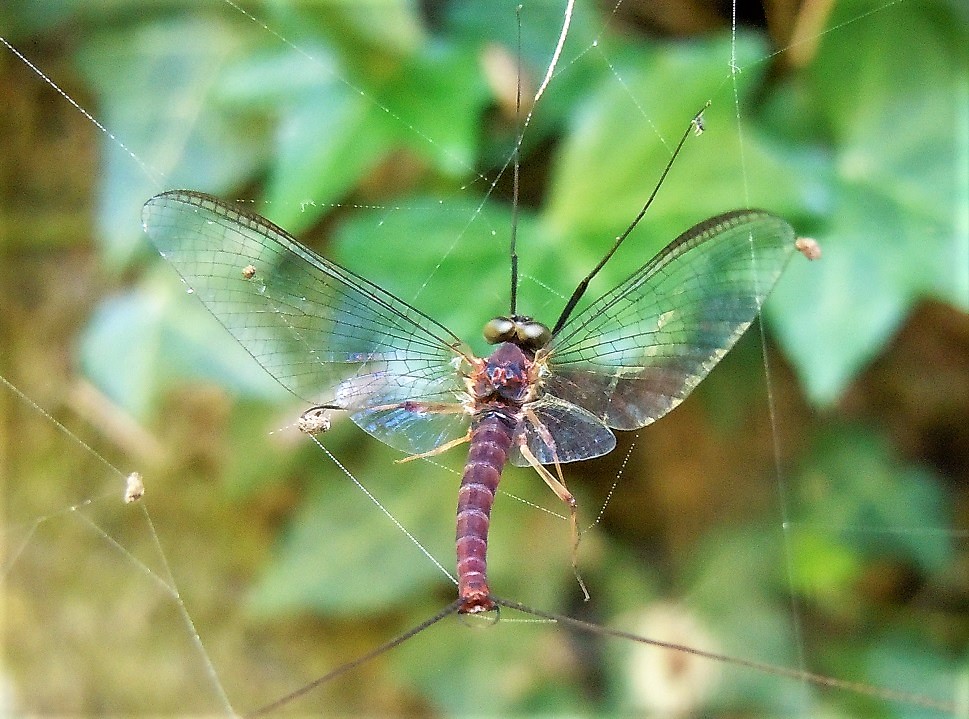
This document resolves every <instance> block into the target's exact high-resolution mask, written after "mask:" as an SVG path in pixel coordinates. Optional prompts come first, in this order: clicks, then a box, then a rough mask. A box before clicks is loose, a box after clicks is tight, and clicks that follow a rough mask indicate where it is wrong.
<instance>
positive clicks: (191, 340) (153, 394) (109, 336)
mask: <svg viewBox="0 0 969 719" xmlns="http://www.w3.org/2000/svg"><path fill="white" fill-rule="evenodd" d="M165 274H166V275H167V276H166V277H165V278H164V279H162V278H161V277H160V276H156V279H150V280H149V281H147V282H146V283H145V284H144V285H143V286H142V287H141V288H138V289H134V290H131V291H129V292H127V293H126V294H123V295H119V296H116V297H114V298H112V299H110V300H108V301H106V302H104V303H102V304H101V306H100V307H98V309H97V310H96V311H95V313H94V315H93V317H92V318H91V321H90V322H89V324H88V326H87V328H86V329H85V331H84V334H83V335H82V336H81V341H80V350H79V354H80V361H81V365H82V367H83V369H84V372H85V374H86V375H87V376H88V377H89V378H90V379H91V380H92V381H93V382H94V383H95V384H96V385H97V386H98V387H99V388H100V389H101V391H103V392H104V393H105V394H106V395H107V396H108V397H110V398H111V399H112V400H113V401H114V402H116V403H117V404H118V405H119V406H121V407H124V408H125V409H126V410H127V411H129V412H131V413H132V414H133V415H135V416H136V417H139V418H144V417H146V416H147V415H148V414H150V413H151V412H152V411H153V410H154V409H155V407H156V406H157V403H158V400H159V399H160V397H161V394H162V393H163V392H164V391H165V390H166V389H167V388H168V387H170V386H171V385H172V384H173V383H174V382H175V380H176V379H181V380H184V379H185V378H186V377H190V378H197V379H206V380H210V381H213V382H216V383H218V384H220V385H221V386H223V387H227V388H229V389H232V390H234V391H235V392H238V393H240V394H243V395H246V396H249V397H254V398H263V399H278V398H280V397H282V396H283V389H282V388H281V387H280V386H279V385H278V384H277V383H276V382H275V380H273V379H272V378H271V377H270V376H269V375H268V374H266V372H265V370H263V369H262V367H260V366H259V365H258V364H256V361H255V360H254V359H253V358H252V357H250V356H249V355H248V354H247V353H246V352H245V350H243V349H242V347H241V345H239V343H238V342H236V341H235V340H234V339H233V338H232V337H231V336H230V335H229V333H228V332H227V331H225V329H224V328H222V326H221V325H219V324H218V322H217V321H216V320H215V318H214V317H212V315H210V314H209V313H208V312H207V311H206V310H205V309H204V308H203V307H202V305H201V303H199V302H198V301H196V300H195V299H194V298H191V297H189V296H187V295H186V294H185V293H184V292H179V291H178V288H179V287H181V286H182V285H181V283H179V282H177V280H175V279H173V277H172V276H171V275H172V273H170V272H167V271H166V273H165Z"/></svg>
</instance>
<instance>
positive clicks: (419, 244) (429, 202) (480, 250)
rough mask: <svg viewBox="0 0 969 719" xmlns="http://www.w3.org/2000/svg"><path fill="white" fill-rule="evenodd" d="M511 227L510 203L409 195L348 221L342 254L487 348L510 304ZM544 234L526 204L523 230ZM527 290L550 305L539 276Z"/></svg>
mask: <svg viewBox="0 0 969 719" xmlns="http://www.w3.org/2000/svg"><path fill="white" fill-rule="evenodd" d="M510 228H511V213H510V210H509V209H508V208H505V207H503V206H501V205H498V204H496V203H494V202H492V203H489V204H482V202H481V200H480V199H478V198H476V197H474V196H467V197H454V198H449V199H447V200H444V201H439V200H434V199H431V198H427V197H410V198H404V199H402V200H400V201H399V204H398V205H397V206H395V207H393V208H387V209H379V210H371V211H367V212H361V213H358V214H356V215H354V216H353V217H351V218H350V219H349V220H347V222H346V223H344V224H343V225H341V226H340V227H339V228H338V230H337V241H336V247H335V248H334V251H335V259H336V260H337V261H338V262H340V263H341V264H343V265H345V266H347V267H348V268H350V269H352V270H355V271H358V272H361V273H364V274H365V275H366V277H367V278H368V279H369V280H371V281H372V282H375V283H377V284H378V285H380V286H381V287H384V288H386V289H388V290H390V291H391V292H393V293H394V294H396V295H397V296H398V297H400V298H401V299H403V300H405V301H406V302H409V303H411V304H413V305H414V306H416V307H417V308H418V309H420V310H421V311H422V312H424V313H425V314H427V315H429V316H431V317H433V318H435V319H436V320H438V321H439V322H441V323H442V324H444V326H446V327H448V328H449V329H450V330H451V331H453V332H454V333H455V334H457V335H458V336H459V337H461V338H463V339H464V340H465V341H467V342H469V343H470V344H471V345H472V347H476V348H477V350H478V351H479V353H480V352H481V351H484V346H483V343H482V341H481V340H480V338H481V330H482V327H484V324H485V322H487V321H488V320H489V319H491V318H492V317H494V316H496V315H498V314H501V313H504V312H507V311H508V302H509V295H508V282H509V274H508V273H509V270H508V237H509V231H510ZM537 233H538V230H537V229H536V228H535V225H534V222H533V220H532V218H531V216H530V215H529V214H528V213H527V212H524V211H523V212H522V214H521V215H520V217H519V234H520V236H525V237H529V244H531V240H532V238H533V237H534V238H535V239H536V240H539V238H538V234H537ZM429 258H433V259H432V261H430V262H429V261H428V259H429ZM523 265H526V262H525V260H524V259H523ZM542 276H544V275H542ZM523 294H524V297H523V300H522V309H523V311H528V312H533V313H535V314H536V315H537V314H538V312H539V311H540V310H541V309H542V307H540V306H537V305H542V306H544V303H545V302H547V301H548V292H547V291H546V290H544V289H542V288H541V287H538V286H537V285H535V284H534V283H528V286H527V287H526V288H525V289H524V290H523ZM533 297H534V298H535V302H534V303H533V302H532V301H531V298H533ZM552 319H554V318H552Z"/></svg>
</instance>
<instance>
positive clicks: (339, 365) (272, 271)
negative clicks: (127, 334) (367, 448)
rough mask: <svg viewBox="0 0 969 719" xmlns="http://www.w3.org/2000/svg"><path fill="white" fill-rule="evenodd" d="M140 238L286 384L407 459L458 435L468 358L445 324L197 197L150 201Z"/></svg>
mask: <svg viewBox="0 0 969 719" xmlns="http://www.w3.org/2000/svg"><path fill="white" fill-rule="evenodd" d="M142 220H143V224H144V228H145V231H146V232H147V233H148V236H149V237H150V238H151V240H152V242H153V243H154V244H155V246H156V247H157V248H158V251H159V252H160V253H161V255H162V256H163V257H164V258H165V259H166V260H168V261H169V262H170V263H171V264H172V265H173V266H174V267H175V269H176V270H177V271H178V273H179V275H181V277H182V279H183V280H184V281H185V283H186V284H187V285H188V286H189V287H190V288H191V289H192V291H193V292H194V294H195V295H196V296H198V298H199V299H200V300H202V302H203V304H205V306H206V307H207V308H208V310H209V311H210V312H211V313H212V314H213V315H215V317H216V318H217V319H218V320H219V322H221V323H222V325H223V326H224V327H225V328H226V329H227V330H228V331H229V332H230V333H231V334H232V336H233V337H235V338H236V339H237V340H238V341H239V342H240V343H241V344H242V346H243V347H244V348H245V349H246V350H247V351H248V352H249V354H251V355H252V356H253V357H254V358H255V359H256V361H257V362H259V364H261V365H262V366H263V368H265V370H266V371H267V372H269V374H271V375H272V376H273V377H274V378H275V379H276V380H277V381H278V382H279V383H280V384H282V385H283V386H284V387H285V388H286V389H288V390H289V391H290V392H292V393H293V394H294V395H296V396H297V397H300V398H302V399H304V400H306V401H307V402H309V403H312V404H332V405H335V406H337V407H340V408H342V409H346V410H348V411H349V412H350V416H351V418H352V419H353V421H354V422H356V423H357V424H358V425H359V426H360V427H362V428H363V429H364V430H366V431H367V432H369V433H370V434H372V435H374V436H375V437H377V438H378V439H380V440H382V441H384V442H386V443H387V444H390V445H391V446H393V447H396V448H398V449H401V450H403V451H405V452H411V453H418V452H426V451H429V450H431V449H433V448H435V447H437V446H438V445H440V444H441V443H442V442H444V441H447V440H450V439H454V438H456V437H460V436H461V435H462V434H464V432H465V431H466V429H467V425H468V421H469V417H468V415H467V414H466V413H463V412H457V411H435V412H431V411H423V410H426V409H427V408H429V407H435V408H440V407H442V406H445V405H447V406H450V405H454V404H455V403H458V402H459V401H460V398H461V397H462V396H463V394H464V392H465V385H464V382H463V379H462V374H461V371H460V367H459V365H460V363H461V361H462V359H463V358H466V357H470V354H469V352H468V350H467V349H466V348H465V347H464V345H462V343H461V341H460V340H459V339H458V338H457V337H455V336H454V335H453V334H452V333H451V332H450V331H448V330H447V329H445V328H444V327H443V326H442V325H440V324H438V323H437V322H435V321H434V320H432V319H430V318H429V317H427V316H426V315H424V314H422V313H421V312H420V311H418V310H416V309H415V308H413V307H411V306H410V305H408V304H407V303H406V302H404V301H402V300H400V299H398V298H397V297H394V296H393V295H392V294H390V293H389V292H387V291H386V290H383V289H381V288H380V287H378V286H377V285H375V284H373V283H372V282H368V281H367V280H365V279H363V278H362V277H359V276H358V275H356V274H354V273H352V272H350V271H349V270H347V269H344V268H343V267H340V266H339V265H337V264H334V263H333V262H330V261H329V260H326V259H324V258H323V257H320V256H319V255H317V254H316V253H314V252H312V251H311V250H309V249H307V248H306V247H303V246H302V245H300V244H299V243H298V242H296V240H294V239H293V238H292V237H291V236H290V235H288V234H287V233H286V232H285V231H284V230H282V229H280V228H279V227H276V226H275V225H274V224H272V223H271V222H269V221H268V220H266V219H264V218H262V217H260V216H258V215H255V214H252V213H248V212H245V211H244V210H241V209H239V208H236V207H233V206H232V205H229V204H226V203H224V202H222V201H221V200H218V199H216V198H214V197H210V196H208V195H204V194H201V193H196V192H190V191H184V190H175V191H172V192H165V193H163V194H161V195H157V196H155V197H153V198H151V199H150V200H148V202H147V203H145V207H144V211H143V213H142Z"/></svg>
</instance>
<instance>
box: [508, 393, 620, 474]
mask: <svg viewBox="0 0 969 719" xmlns="http://www.w3.org/2000/svg"><path fill="white" fill-rule="evenodd" d="M524 411H525V412H524V417H523V419H522V422H521V424H520V425H519V427H518V429H517V432H516V438H515V443H514V444H513V445H512V452H511V456H510V461H511V462H512V463H513V464H515V465H517V466H519V467H527V466H528V460H526V459H525V458H524V457H523V456H522V453H521V450H520V449H519V442H524V444H525V446H526V447H528V449H529V450H531V452H532V454H534V455H535V457H536V459H538V461H539V463H541V464H552V463H553V462H555V461H556V460H557V461H558V462H559V464H564V463H566V462H577V461H579V460H582V459H592V458H593V457H599V456H601V455H603V454H608V453H609V452H611V451H612V450H613V448H615V446H616V435H614V434H613V433H612V430H610V429H609V428H608V427H606V425H604V424H603V423H602V420H600V419H599V418H598V417H596V416H595V415H593V414H592V413H591V412H587V411H586V410H584V409H582V408H581V407H577V406H576V405H574V404H572V403H570V402H566V401H564V400H562V399H559V398H558V397H554V396H552V395H549V394H546V395H544V396H543V397H542V398H541V399H539V400H537V401H535V402H531V403H529V404H526V405H525V407H524Z"/></svg>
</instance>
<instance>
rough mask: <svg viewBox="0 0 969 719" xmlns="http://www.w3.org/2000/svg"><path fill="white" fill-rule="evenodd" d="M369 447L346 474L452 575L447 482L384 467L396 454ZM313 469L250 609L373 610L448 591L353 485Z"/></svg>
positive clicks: (409, 467) (435, 474)
mask: <svg viewBox="0 0 969 719" xmlns="http://www.w3.org/2000/svg"><path fill="white" fill-rule="evenodd" d="M327 444H329V442H327ZM371 444H372V446H371V449H370V451H368V452H367V456H366V459H365V464H363V465H362V466H361V465H357V464H350V469H351V471H352V472H353V473H354V475H355V476H357V477H360V478H361V479H362V480H363V481H364V483H365V484H366V486H367V488H368V490H369V491H370V492H372V494H373V496H374V497H375V498H376V500H377V501H379V502H380V503H381V505H382V506H384V507H386V508H387V510H388V511H389V512H390V513H392V514H393V516H394V518H395V520H396V521H397V522H399V523H400V524H401V525H402V526H403V527H405V528H406V529H407V531H408V532H410V533H411V534H412V535H414V536H415V537H416V538H417V540H418V541H420V542H421V544H422V545H424V546H425V547H427V548H428V551H430V552H431V554H432V555H433V556H434V557H435V558H436V559H437V561H439V562H440V563H441V564H442V565H443V566H445V567H447V569H448V571H449V572H452V573H453V568H452V565H453V563H454V543H453V542H454V539H453V538H454V532H453V522H454V520H453V519H451V518H452V517H453V516H454V502H455V496H456V489H455V488H456V486H457V479H456V478H455V477H454V476H453V475H450V474H448V473H447V472H445V471H444V470H443V469H441V468H437V467H429V465H427V464H426V463H424V462H411V463H406V464H393V463H392V460H393V459H395V458H399V457H400V455H399V454H398V453H396V452H394V451H393V450H390V449H389V448H386V447H383V446H377V445H376V444H375V443H371ZM454 459H455V461H456V460H458V459H460V458H459V457H457V455H455V456H454ZM445 461H451V460H450V459H446V460H445ZM323 467H324V469H323V473H325V477H324V479H322V480H321V481H319V482H314V483H313V484H312V489H311V491H310V492H309V494H308V495H307V497H306V498H305V499H304V501H303V502H302V503H301V504H300V507H299V510H298V511H297V512H296V513H295V514H294V516H293V517H292V521H291V523H290V526H289V528H288V530H287V531H286V532H285V533H284V534H283V536H282V539H281V541H280V543H279V546H278V547H277V549H276V551H275V552H274V554H273V559H272V561H271V563H270V564H269V565H268V566H267V567H266V569H265V571H264V573H263V575H262V576H261V578H260V579H259V581H258V583H257V586H256V588H255V590H254V592H253V594H252V595H251V596H250V597H249V604H250V607H251V609H252V610H253V611H255V612H256V613H258V614H261V615H273V614H275V613H277V612H293V611H305V610H313V611H319V612H325V613H331V614H346V615H350V614H354V613H358V612H373V611H377V610H385V609H388V608H389V607H392V606H397V605H400V604H401V603H406V602H407V601H408V600H409V598H411V597H412V596H414V595H415V594H417V593H419V592H420V591H422V590H425V589H426V588H427V587H428V586H435V584H437V585H440V586H445V585H448V584H449V582H448V579H447V577H446V576H445V575H444V573H443V572H441V570H440V569H439V568H438V567H436V566H435V565H434V563H433V562H432V561H430V560H429V559H428V558H427V557H426V556H425V555H424V554H423V553H422V551H421V550H420V549H419V548H418V547H417V546H416V545H415V544H414V543H413V542H411V541H408V539H407V537H406V536H404V534H403V532H402V531H401V529H400V527H398V526H397V525H396V524H395V522H394V521H393V520H391V518H390V517H388V516H387V514H385V513H384V512H381V511H380V510H379V509H377V508H376V507H375V506H374V503H373V501H371V499H370V498H369V497H368V496H367V495H366V494H365V493H364V492H362V491H361V490H360V488H359V487H357V486H356V485H354V484H353V483H352V481H351V480H350V479H349V478H348V477H347V476H345V475H344V474H343V473H342V472H341V471H340V470H339V469H338V468H337V467H335V466H334V465H332V464H330V463H326V464H324V465H323Z"/></svg>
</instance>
